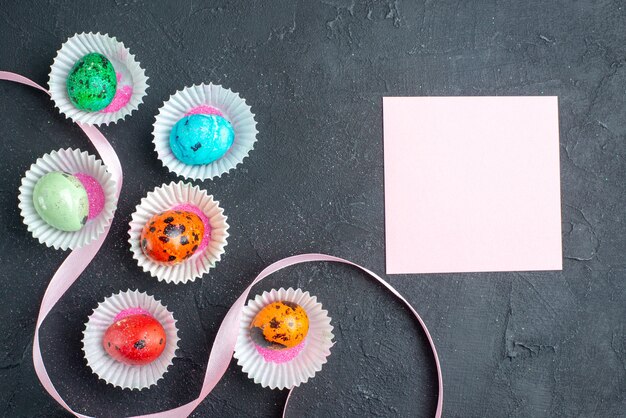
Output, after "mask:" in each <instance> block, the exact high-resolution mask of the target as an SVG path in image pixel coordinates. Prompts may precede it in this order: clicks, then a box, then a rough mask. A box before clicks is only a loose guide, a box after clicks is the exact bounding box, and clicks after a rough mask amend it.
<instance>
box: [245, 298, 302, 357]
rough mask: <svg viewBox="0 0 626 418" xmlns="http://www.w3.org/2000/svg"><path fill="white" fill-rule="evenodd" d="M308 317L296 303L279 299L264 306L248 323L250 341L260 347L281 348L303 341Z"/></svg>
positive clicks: (293, 345)
mask: <svg viewBox="0 0 626 418" xmlns="http://www.w3.org/2000/svg"><path fill="white" fill-rule="evenodd" d="M308 331H309V318H308V317H307V314H306V312H305V310H304V309H303V308H302V307H301V306H300V305H298V304H296V303H293V302H288V301H279V302H274V303H271V304H269V305H267V306H265V307H264V308H263V309H262V310H261V311H259V313H258V314H257V315H256V317H255V318H254V320H253V321H252V324H251V325H250V337H251V338H252V341H253V342H254V343H255V344H256V345H257V346H260V347H262V348H269V349H273V350H283V349H286V348H292V347H295V346H297V345H299V344H300V343H302V342H303V341H304V338H305V337H306V335H307V333H308Z"/></svg>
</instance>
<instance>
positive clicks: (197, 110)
mask: <svg viewBox="0 0 626 418" xmlns="http://www.w3.org/2000/svg"><path fill="white" fill-rule="evenodd" d="M189 115H217V116H221V117H224V114H223V113H222V112H221V111H220V110H219V109H216V108H214V107H213V106H209V105H200V106H196V107H194V108H193V109H191V110H190V111H188V112H187V113H185V116H189Z"/></svg>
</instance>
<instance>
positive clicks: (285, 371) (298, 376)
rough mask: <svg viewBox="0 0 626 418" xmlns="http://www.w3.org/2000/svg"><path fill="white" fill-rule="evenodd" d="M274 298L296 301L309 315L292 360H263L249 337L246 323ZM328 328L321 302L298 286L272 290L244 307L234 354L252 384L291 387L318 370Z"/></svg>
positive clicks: (329, 344) (330, 337) (329, 332)
mask: <svg viewBox="0 0 626 418" xmlns="http://www.w3.org/2000/svg"><path fill="white" fill-rule="evenodd" d="M277 301H289V302H294V303H297V304H298V305H300V306H301V307H302V308H304V310H305V311H306V314H307V316H308V318H309V332H308V333H307V336H306V338H305V342H304V344H305V346H304V348H303V349H302V351H301V352H300V353H299V354H298V355H297V356H296V357H295V358H294V359H292V360H290V361H288V362H285V363H272V362H268V361H265V359H264V358H263V356H262V355H261V354H260V353H259V352H258V351H257V350H256V348H255V346H254V342H253V341H252V338H251V337H250V324H251V323H252V320H253V319H254V317H255V316H256V315H257V314H258V313H259V311H261V309H263V308H264V307H265V306H267V305H268V304H270V303H273V302H277ZM332 330H333V327H332V325H331V324H330V317H329V316H328V312H327V311H325V310H323V309H322V304H321V303H318V302H317V298H316V297H315V296H311V295H310V294H309V292H303V291H302V290H300V289H296V290H294V289H292V288H289V289H287V290H285V289H283V288H280V289H279V290H276V289H272V290H271V291H269V292H263V294H262V295H257V296H256V297H255V298H254V299H251V300H249V301H248V304H247V305H246V306H245V307H244V309H243V313H242V317H241V322H240V326H239V336H238V338H237V344H236V345H235V354H234V357H235V358H236V359H237V364H238V365H240V366H241V369H242V370H243V371H244V373H246V374H247V375H248V377H249V378H250V379H252V380H254V383H258V384H260V385H261V386H263V387H270V388H271V389H291V388H293V387H296V386H299V385H300V384H301V383H306V382H307V381H308V380H309V379H310V378H312V377H313V376H315V373H316V372H319V371H320V370H322V365H324V364H325V363H326V357H328V355H329V354H330V348H331V347H332V346H333V341H332V340H333V337H334V335H333V334H332Z"/></svg>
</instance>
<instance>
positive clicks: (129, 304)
mask: <svg viewBox="0 0 626 418" xmlns="http://www.w3.org/2000/svg"><path fill="white" fill-rule="evenodd" d="M129 308H142V309H145V310H146V311H148V312H150V315H152V316H153V317H154V318H155V319H156V320H157V321H159V322H160V323H161V325H162V326H163V329H164V330H165V349H164V350H163V352H162V353H161V355H160V356H159V358H158V359H156V360H155V361H153V362H152V363H150V364H145V365H129V364H124V363H122V362H119V361H117V360H115V359H114V358H113V357H111V356H109V354H108V353H107V352H106V351H105V350H104V347H103V346H102V339H103V338H104V334H105V333H106V331H107V329H108V328H109V326H110V325H111V324H113V322H114V321H113V320H114V318H115V316H116V315H117V314H118V313H120V312H121V311H123V310H124V309H129ZM178 341H179V338H178V329H177V328H176V320H175V319H174V315H173V314H172V312H170V311H168V310H167V307H166V306H163V305H162V304H161V303H160V302H159V301H158V300H156V299H155V298H154V297H152V296H150V295H148V294H146V293H142V292H139V291H137V290H128V291H126V292H119V293H117V294H114V295H111V296H109V297H108V298H106V299H104V301H103V302H101V303H99V304H98V307H97V308H96V309H94V311H93V314H91V316H90V317H89V320H88V321H87V323H86V324H85V331H84V332H83V352H84V355H85V359H86V360H87V365H88V366H89V367H90V368H91V370H92V371H93V372H94V373H95V374H96V375H98V377H99V378H100V379H102V380H104V381H105V382H107V383H109V384H111V385H113V386H119V387H120V388H122V389H139V390H141V389H145V388H149V387H150V386H152V385H156V384H157V381H158V380H159V379H161V378H162V377H163V375H164V374H165V372H167V368H168V367H169V366H170V365H172V360H173V359H174V357H176V350H177V349H178Z"/></svg>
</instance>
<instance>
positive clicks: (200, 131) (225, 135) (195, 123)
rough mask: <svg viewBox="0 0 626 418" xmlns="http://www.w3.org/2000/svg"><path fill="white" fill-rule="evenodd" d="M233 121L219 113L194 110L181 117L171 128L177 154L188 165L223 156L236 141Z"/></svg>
mask: <svg viewBox="0 0 626 418" xmlns="http://www.w3.org/2000/svg"><path fill="white" fill-rule="evenodd" d="M234 140H235V131H234V129H233V127H232V125H231V123H230V122H229V121H228V120H226V119H225V118H224V117H223V116H220V115H217V114H191V115H188V116H185V117H183V118H182V119H180V120H179V121H178V122H177V123H176V125H174V127H173V128H172V131H171V132H170V148H171V149H172V153H173V154H174V156H175V157H176V158H177V159H178V160H179V161H181V162H183V163H184V164H187V165H204V164H209V163H212V162H213V161H216V160H219V159H220V158H222V157H223V156H224V155H225V154H226V153H227V152H228V150H229V149H230V147H231V146H232V145H233V142H234Z"/></svg>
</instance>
